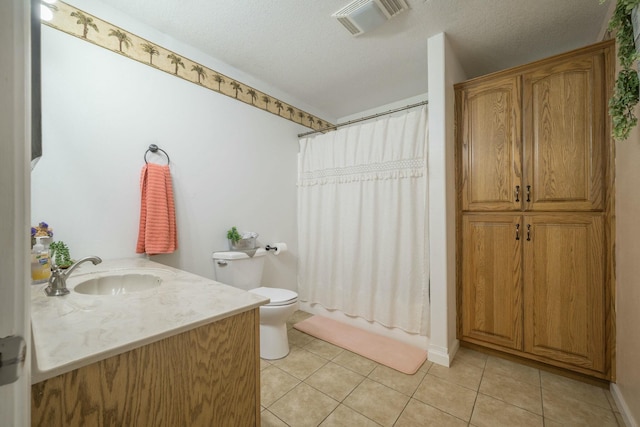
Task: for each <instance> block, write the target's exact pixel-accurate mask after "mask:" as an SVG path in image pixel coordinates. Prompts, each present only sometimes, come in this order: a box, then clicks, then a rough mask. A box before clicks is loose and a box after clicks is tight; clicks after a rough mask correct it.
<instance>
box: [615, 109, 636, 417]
mask: <svg viewBox="0 0 640 427" xmlns="http://www.w3.org/2000/svg"><path fill="white" fill-rule="evenodd" d="M635 114H636V116H637V117H640V107H636V110H635ZM639 164H640V128H638V127H636V128H635V129H634V130H633V132H632V133H631V135H630V136H629V139H628V140H627V141H623V142H618V143H617V144H616V332H617V336H616V344H617V348H616V352H615V358H616V368H617V369H616V370H617V372H616V378H617V379H616V384H614V385H613V386H612V392H613V395H614V397H615V398H616V401H617V404H618V407H619V409H620V410H621V413H622V414H623V416H624V417H625V421H626V422H627V425H628V426H630V427H631V426H639V425H640V366H639V365H638V361H639V360H640V333H638V325H640V263H638V259H640V221H638V213H639V212H640V197H638V186H640V168H638V165H639Z"/></svg>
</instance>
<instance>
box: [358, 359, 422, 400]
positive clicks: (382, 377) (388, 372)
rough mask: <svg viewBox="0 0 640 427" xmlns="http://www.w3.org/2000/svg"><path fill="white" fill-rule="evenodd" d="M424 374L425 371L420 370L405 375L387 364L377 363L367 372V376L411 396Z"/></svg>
mask: <svg viewBox="0 0 640 427" xmlns="http://www.w3.org/2000/svg"><path fill="white" fill-rule="evenodd" d="M425 375H426V372H424V371H420V370H418V372H416V373H415V374H413V375H407V374H403V373H402V372H398V371H396V370H395V369H391V368H389V367H387V366H383V365H378V366H376V368H375V369H374V370H373V371H372V372H371V373H370V374H369V378H370V379H372V380H374V381H376V382H379V383H381V384H384V385H386V386H387V387H390V388H392V389H394V390H396V391H399V392H400V393H402V394H406V395H407V396H411V395H412V394H413V392H414V391H416V389H417V388H418V386H419V385H420V382H421V381H422V379H423V378H424V376H425Z"/></svg>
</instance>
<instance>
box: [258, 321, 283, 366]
mask: <svg viewBox="0 0 640 427" xmlns="http://www.w3.org/2000/svg"><path fill="white" fill-rule="evenodd" d="M287 354H289V338H288V337H287V324H286V323H283V324H281V325H263V324H260V357H261V358H262V359H266V360H275V359H282V358H283V357H286V356H287Z"/></svg>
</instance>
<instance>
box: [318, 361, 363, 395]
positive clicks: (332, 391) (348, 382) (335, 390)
mask: <svg viewBox="0 0 640 427" xmlns="http://www.w3.org/2000/svg"><path fill="white" fill-rule="evenodd" d="M364 378H365V377H364V376H362V375H360V374H358V373H356V372H353V371H351V370H349V369H347V368H343V367H342V366H340V365H337V364H335V363H333V362H329V363H327V364H326V365H324V366H323V367H322V368H320V369H318V370H317V371H316V372H314V373H313V375H311V376H310V377H309V378H307V379H306V380H305V383H307V384H309V385H310V386H311V387H314V388H316V389H318V390H320V391H321V392H323V393H325V394H327V395H329V396H330V397H332V398H334V399H336V400H337V401H338V402H342V400H344V398H345V397H347V396H348V395H349V393H351V392H352V391H353V389H355V388H356V387H357V386H358V385H359V384H360V383H361V382H362V380H364Z"/></svg>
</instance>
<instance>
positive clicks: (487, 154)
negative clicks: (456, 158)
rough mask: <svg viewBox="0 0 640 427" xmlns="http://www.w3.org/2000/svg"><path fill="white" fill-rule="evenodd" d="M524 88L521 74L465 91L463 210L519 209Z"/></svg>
mask: <svg viewBox="0 0 640 427" xmlns="http://www.w3.org/2000/svg"><path fill="white" fill-rule="evenodd" d="M520 92H521V88H520V77H509V78H503V79H500V80H497V81H495V82H490V83H483V84H481V85H476V86H470V87H467V88H465V89H464V90H463V93H462V98H463V99H462V111H461V115H462V117H461V121H462V132H461V135H460V137H461V140H462V141H461V142H462V144H461V145H462V147H461V157H462V158H461V160H462V209H463V210H470V211H488V210H511V211H513V210H519V209H520V208H521V202H522V197H521V196H520V197H516V194H515V193H516V187H517V186H520V187H521V183H520V180H521V176H522V168H521V164H522V160H521V151H522V144H521V136H520V134H521V124H520V121H521V119H520V117H521V115H520V108H521V107H520ZM516 198H517V199H518V201H516Z"/></svg>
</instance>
